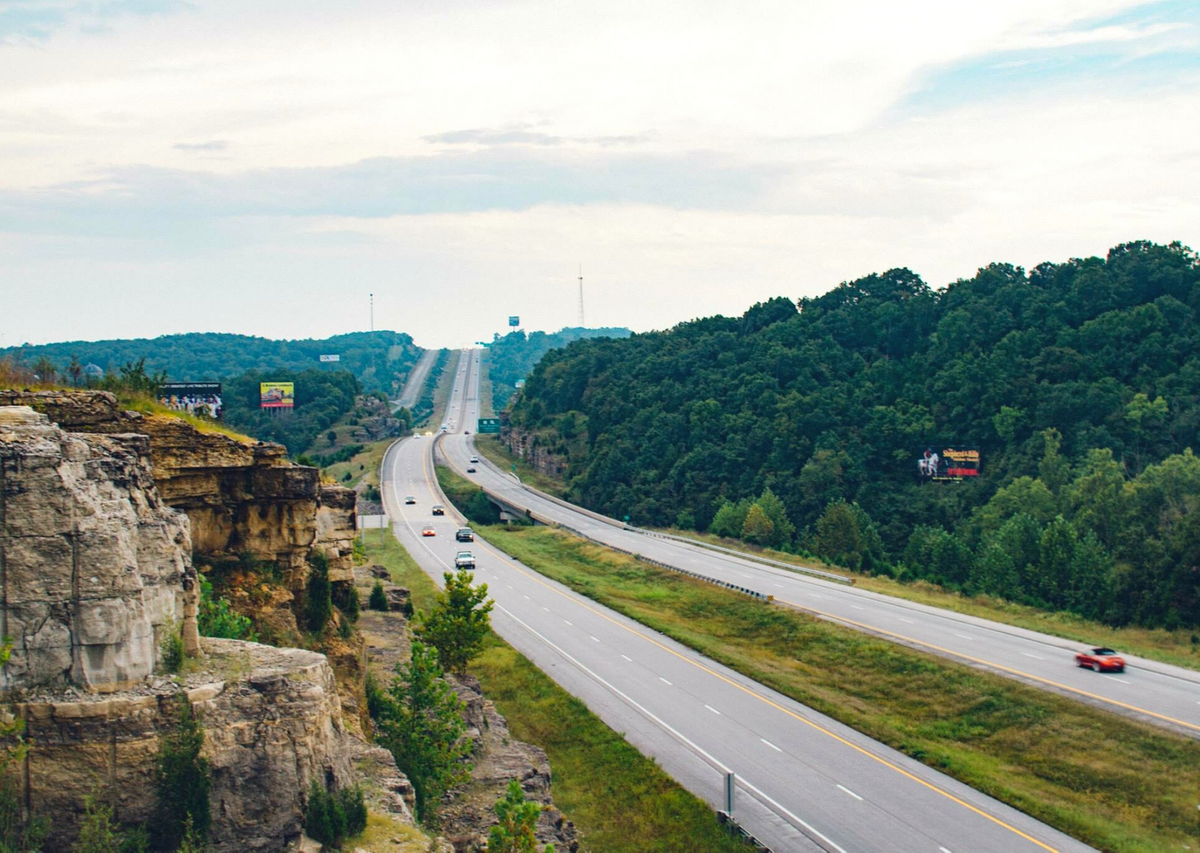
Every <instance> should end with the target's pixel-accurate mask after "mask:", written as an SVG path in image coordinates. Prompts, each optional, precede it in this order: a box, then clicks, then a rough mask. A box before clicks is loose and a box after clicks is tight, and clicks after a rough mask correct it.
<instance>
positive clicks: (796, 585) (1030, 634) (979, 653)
mask: <svg viewBox="0 0 1200 853" xmlns="http://www.w3.org/2000/svg"><path fill="white" fill-rule="evenodd" d="M471 358H472V359H473V361H474V363H476V364H477V363H478V361H479V355H478V351H476V352H475V353H474V354H473V355H472V356H471ZM466 423H467V428H468V429H471V432H472V433H474V429H473V424H474V423H475V420H474V416H473V415H472V413H471V412H468V413H467V415H466ZM473 442H474V437H473V435H470V436H447V437H446V439H445V441H444V442H443V446H444V449H445V453H446V456H447V459H448V461H449V462H450V463H451V464H452V465H453V466H454V467H455V468H457V469H458V470H459V472H460V473H464V472H465V470H466V468H467V467H468V466H469V464H470V463H469V461H468V460H469V458H470V457H471V456H472V455H474V453H475V448H474V443H473ZM474 467H475V468H476V469H477V471H476V473H475V474H472V475H466V476H469V477H471V478H472V479H473V480H475V481H476V482H477V483H478V484H479V485H481V486H483V487H484V488H486V489H488V490H489V491H491V492H493V493H494V494H496V495H498V496H499V497H501V498H502V499H504V500H506V501H508V502H510V503H511V504H513V505H515V506H517V507H522V508H526V509H530V510H532V511H533V512H534V513H535V514H536V515H537V516H538V517H539V518H542V519H547V520H552V521H555V522H557V523H559V524H562V525H565V526H567V527H570V528H572V529H574V530H577V531H579V532H580V533H583V534H585V535H587V536H589V537H591V538H593V539H596V540H598V541H600V542H603V543H604V544H607V545H610V546H613V547H616V548H621V549H623V550H626V551H631V552H633V553H637V554H641V555H643V556H646V557H649V558H651V559H654V560H657V561H659V562H662V563H666V564H667V565H670V566H674V567H676V568H681V569H687V570H689V571H694V572H699V573H701V574H704V575H707V576H709V577H712V578H716V579H718V580H723V581H726V582H729V583H733V584H737V585H739V586H744V587H747V588H749V589H753V590H755V591H757V592H761V593H764V594H767V595H773V596H774V597H775V599H776V601H778V602H780V603H783V604H787V605H790V606H793V607H796V608H799V609H801V610H805V611H807V612H809V613H813V614H815V615H818V616H821V617H823V618H827V619H830V620H833V621H837V622H840V623H842V624H845V625H849V626H851V627H854V628H858V629H860V630H864V631H869V632H871V633H875V634H879V635H881V636H884V637H888V638H889V639H893V640H895V641H897V642H901V643H904V644H906V645H910V646H914V647H917V648H921V649H924V650H926V651H931V652H934V653H936V654H940V655H943V656H946V657H950V658H954V659H956V660H959V661H962V662H966V663H968V664H971V665H974V666H980V667H986V668H988V669H991V670H993V671H995V672H997V673H999V674H1002V675H1006V676H1009V677H1012V678H1017V679H1020V680H1022V681H1025V682H1026V683H1029V684H1033V685H1035V686H1038V687H1042V688H1046V689H1051V690H1054V691H1056V692H1059V693H1061V694H1064V695H1067V696H1071V697H1073V698H1076V699H1080V700H1082V701H1086V702H1089V703H1091V704H1094V705H1097V706H1099V707H1104V708H1107V709H1109V710H1113V711H1117V712H1120V713H1124V714H1126V715H1129V716H1133V717H1135V718H1137V719H1141V720H1144V721H1146V722H1150V723H1155V724H1158V725H1161V726H1164V727H1166V728H1169V729H1171V730H1173V731H1176V732H1178V733H1181V734H1185V735H1188V736H1191V737H1197V738H1200V672H1196V671H1194V670H1188V669H1183V668H1181V667H1174V666H1170V665H1167V664H1162V663H1159V662H1157V661H1150V660H1145V659H1142V658H1138V657H1136V656H1129V655H1126V656H1125V657H1126V660H1127V662H1128V668H1127V669H1126V671H1125V672H1124V673H1122V674H1114V673H1105V674H1100V673H1094V672H1091V671H1090V670H1084V669H1080V668H1078V667H1076V666H1075V665H1074V653H1075V652H1076V651H1078V650H1079V649H1080V648H1082V646H1083V644H1080V643H1074V642H1071V641H1069V640H1064V639H1062V638H1060V637H1053V636H1050V635H1048V634H1041V633H1038V632H1035V631H1029V630H1026V629H1023V628H1016V627H1013V626H1009V625H1004V624H1001V623H998V622H991V621H989V620H986V619H980V618H977V617H974V616H967V615H963V614H959V613H954V612H952V611H948V610H941V609H939V608H936V607H929V606H926V605H922V604H917V603H915V602H910V601H905V600H904V599H899V598H892V597H890V596H886V595H880V594H878V593H873V592H868V591H866V590H861V589H857V588H855V587H852V586H846V585H843V584H838V583H835V582H830V581H826V580H822V579H820V578H815V577H811V576H806V575H802V574H798V573H797V572H794V571H790V570H788V569H784V568H777V567H773V566H767V565H763V564H762V563H758V562H755V561H753V560H749V559H742V558H739V557H736V556H733V555H729V554H722V553H719V552H715V551H711V550H708V549H705V548H703V547H700V546H697V545H692V544H689V543H684V542H679V541H676V540H670V539H662V538H657V537H652V536H647V535H645V534H643V533H638V532H636V531H634V530H628V529H623V528H622V527H621V526H614V525H613V524H611V523H606V522H604V521H601V520H598V519H597V518H596V517H594V514H589V513H587V512H586V511H581V510H579V509H578V508H571V507H569V506H564V505H563V504H562V503H560V502H556V501H554V500H552V499H549V498H547V497H545V496H542V495H541V494H540V493H537V492H535V491H532V490H530V489H527V488H525V487H523V486H522V485H521V484H520V483H519V482H518V481H517V480H516V479H515V478H514V477H513V476H512V475H511V474H509V473H507V472H504V471H501V470H499V469H498V468H496V467H495V466H494V465H492V464H491V463H490V462H488V461H487V460H486V459H485V458H483V457H480V462H479V463H477V464H475V466H474Z"/></svg>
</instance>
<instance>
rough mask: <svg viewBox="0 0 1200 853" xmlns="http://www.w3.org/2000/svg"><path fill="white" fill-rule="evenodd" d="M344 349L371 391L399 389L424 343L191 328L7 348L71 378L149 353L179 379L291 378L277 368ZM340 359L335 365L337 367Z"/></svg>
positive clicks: (395, 336) (295, 367) (304, 364)
mask: <svg viewBox="0 0 1200 853" xmlns="http://www.w3.org/2000/svg"><path fill="white" fill-rule="evenodd" d="M332 354H337V355H340V356H341V361H340V362H338V364H337V365H336V366H337V367H338V368H340V369H342V370H348V371H350V372H351V373H353V374H354V376H355V378H356V379H357V380H358V381H359V382H360V383H361V384H362V386H363V389H364V390H366V391H383V392H385V393H387V394H393V393H399V388H400V386H401V385H402V384H403V381H404V378H405V376H407V375H408V371H409V370H411V369H412V366H413V365H414V364H415V363H416V361H417V359H418V358H419V357H420V355H421V348H420V347H418V346H416V345H415V344H414V343H413V340H412V338H411V337H410V336H409V335H407V334H404V333H403V332H387V331H380V332H352V333H350V334H347V335H334V336H333V337H329V338H324V339H319V340H318V339H304V340H269V339H267V338H259V337H253V336H249V335H231V334H224V333H209V332H205V333H199V332H197V333H189V334H185V335H163V336H161V337H157V338H135V339H128V340H110V341H68V342H64V343H55V344H44V345H40V346H22V347H11V348H9V349H6V350H0V356H5V355H7V356H10V357H12V358H14V359H18V360H20V361H22V362H24V363H25V364H34V363H35V362H37V361H38V360H39V359H41V358H47V359H49V360H50V362H51V363H52V364H53V365H54V367H55V368H56V370H57V371H58V373H59V375H61V376H64V377H67V376H69V372H68V366H69V365H70V364H71V360H72V359H76V360H77V361H78V362H79V363H80V364H88V363H92V364H96V365H98V366H100V367H101V368H103V369H104V371H105V372H106V373H111V372H114V371H116V370H117V369H118V368H120V367H121V366H122V365H125V364H129V363H135V362H137V361H138V360H139V359H141V358H145V359H146V362H145V369H146V371H147V372H148V373H151V374H155V373H160V372H165V373H166V374H167V378H168V379H169V380H171V381H172V382H197V381H203V380H217V379H224V378H226V377H230V376H236V375H238V374H239V373H244V372H246V371H248V370H259V371H261V372H263V373H264V374H265V375H267V377H268V378H270V379H272V380H276V381H285V380H283V379H281V378H280V377H279V376H276V375H273V372H276V373H277V372H279V371H285V370H286V371H301V370H304V369H306V368H310V367H314V368H315V367H320V366H321V364H320V362H319V361H318V356H321V355H332ZM332 366H333V365H327V367H332Z"/></svg>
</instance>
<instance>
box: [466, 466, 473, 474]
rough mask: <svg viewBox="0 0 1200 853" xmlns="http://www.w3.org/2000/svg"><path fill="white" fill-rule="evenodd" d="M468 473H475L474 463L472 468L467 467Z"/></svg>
mask: <svg viewBox="0 0 1200 853" xmlns="http://www.w3.org/2000/svg"><path fill="white" fill-rule="evenodd" d="M467 473H468V474H474V473H475V466H474V465H472V466H471V467H470V468H468V469H467Z"/></svg>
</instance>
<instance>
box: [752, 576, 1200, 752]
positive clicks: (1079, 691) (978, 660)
mask: <svg viewBox="0 0 1200 853" xmlns="http://www.w3.org/2000/svg"><path fill="white" fill-rule="evenodd" d="M775 600H776V601H778V602H779V603H780V604H786V605H787V606H789V607H792V608H795V609H796V610H801V611H804V612H806V613H815V614H816V615H818V616H822V617H824V618H826V619H829V620H830V621H834V622H843V623H845V624H847V625H853V626H854V627H856V628H862V629H863V630H865V631H870V632H873V633H876V634H884V635H886V636H888V637H895V638H896V639H898V640H903V641H904V642H906V643H912V644H913V645H917V646H923V647H925V648H927V649H933V650H935V651H938V652H941V653H943V654H946V655H950V656H952V657H956V658H962V659H963V660H968V661H970V662H971V663H977V664H981V665H982V666H986V667H990V668H992V669H999V670H1003V671H1004V672H1009V673H1012V674H1013V675H1019V676H1020V677H1021V678H1028V679H1031V680H1033V681H1040V682H1041V683H1042V684H1049V685H1050V686H1051V687H1057V688H1058V689H1060V690H1066V691H1068V692H1070V693H1077V694H1079V695H1080V696H1086V697H1088V698H1089V699H1095V700H1097V701H1099V702H1107V703H1108V704H1110V705H1116V706H1117V707H1119V708H1124V709H1126V710H1127V711H1135V712H1137V713H1139V714H1146V715H1147V716H1150V717H1156V718H1157V719H1160V720H1165V721H1167V722H1169V723H1175V724H1176V725H1180V726H1186V727H1187V728H1189V729H1195V730H1196V731H1200V726H1198V725H1195V724H1194V723H1189V722H1186V721H1185V720H1177V719H1175V718H1174V717H1168V716H1166V715H1165V714H1159V713H1156V712H1154V711H1148V710H1146V709H1145V708H1139V707H1138V706H1137V705H1129V704H1127V703H1125V702H1121V701H1120V700H1117V699H1110V698H1108V697H1107V696H1101V695H1099V694H1098V693H1089V692H1088V691H1086V690H1083V689H1081V688H1078V687H1071V686H1070V685H1069V684H1062V683H1060V682H1058V681H1054V680H1053V679H1050V678H1043V677H1042V676H1040V675H1033V674H1032V673H1028V672H1024V671H1023V670H1019V669H1013V668H1012V667H1008V666H1004V665H1003V664H999V663H994V662H993V661H990V660H984V659H983V658H977V657H972V656H971V655H968V654H964V653H962V652H957V651H955V650H954V649H947V648H945V647H944V646H939V645H936V644H934V643H929V642H926V641H925V640H918V639H917V638H915V637H909V636H907V635H905V634H898V633H896V632H895V631H888V630H887V629H885V628H877V627H876V626H874V625H868V624H867V623H865V622H856V621H854V620H853V619H847V618H846V617H845V616H838V615H837V614H836V613H827V612H826V611H824V610H818V609H817V608H815V607H808V606H806V605H803V604H798V603H797V602H795V601H788V600H787V599H786V598H780V597H779V596H776V597H775Z"/></svg>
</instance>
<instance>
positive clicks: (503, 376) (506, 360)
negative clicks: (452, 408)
mask: <svg viewBox="0 0 1200 853" xmlns="http://www.w3.org/2000/svg"><path fill="white" fill-rule="evenodd" d="M630 334H631V333H630V331H629V330H628V329H618V328H607V329H584V328H580V327H574V328H566V329H561V330H560V331H557V332H552V333H549V334H547V333H546V332H530V333H529V334H528V335H527V334H526V333H525V332H524V331H516V332H509V333H508V334H507V335H504V336H503V337H499V336H497V338H496V339H495V340H494V341H492V344H491V346H490V347H489V349H488V376H489V377H490V378H491V380H492V397H493V402H494V408H495V409H496V411H500V410H501V409H503V408H504V407H505V405H507V403H508V400H509V398H510V397H511V396H512V394H513V392H514V391H515V390H516V383H517V381H518V380H521V379H524V378H525V377H526V376H528V375H529V373H530V371H532V370H533V366H534V365H535V364H537V363H538V361H539V360H540V359H541V357H542V356H544V355H545V354H546V353H548V352H550V350H553V349H559V348H560V347H565V346H566V345H567V344H569V343H571V342H572V341H578V340H585V339H589V338H627V337H629V335H630Z"/></svg>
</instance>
